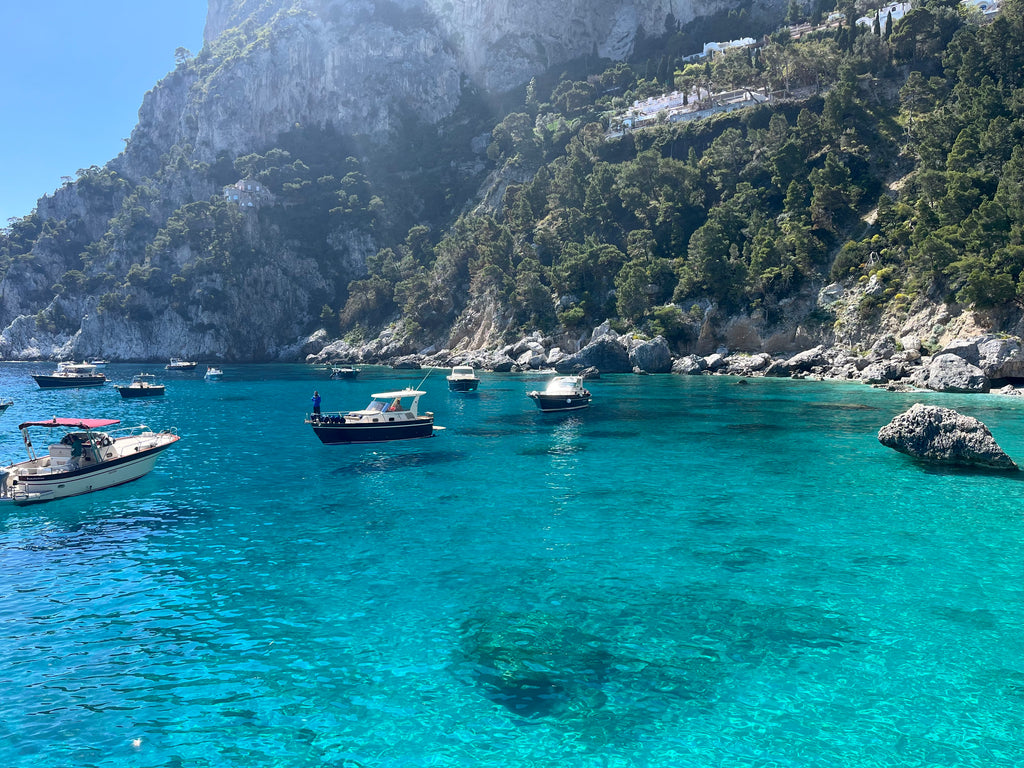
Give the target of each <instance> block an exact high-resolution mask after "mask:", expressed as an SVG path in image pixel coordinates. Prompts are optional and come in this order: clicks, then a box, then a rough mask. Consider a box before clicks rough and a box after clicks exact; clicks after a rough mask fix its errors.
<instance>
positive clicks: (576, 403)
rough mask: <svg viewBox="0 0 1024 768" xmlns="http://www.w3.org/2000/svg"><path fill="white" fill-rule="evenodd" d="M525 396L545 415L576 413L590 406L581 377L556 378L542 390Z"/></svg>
mask: <svg viewBox="0 0 1024 768" xmlns="http://www.w3.org/2000/svg"><path fill="white" fill-rule="evenodd" d="M526 394H527V397H529V398H531V399H532V400H533V401H534V402H535V403H537V407H538V408H540V409H541V410H542V411H544V412H545V413H552V412H557V411H578V410H580V409H581V408H586V407H587V406H589V405H590V391H589V390H588V389H587V388H586V387H584V386H583V377H582V376H556V377H555V378H553V379H552V380H551V381H549V382H548V385H547V386H546V387H545V388H544V389H543V390H540V391H537V390H534V391H533V392H527V393H526Z"/></svg>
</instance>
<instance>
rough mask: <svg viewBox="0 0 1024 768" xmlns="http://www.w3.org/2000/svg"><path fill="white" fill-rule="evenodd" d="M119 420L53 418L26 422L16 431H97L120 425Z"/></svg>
mask: <svg viewBox="0 0 1024 768" xmlns="http://www.w3.org/2000/svg"><path fill="white" fill-rule="evenodd" d="M120 423H121V420H120V419H67V418H61V419H58V418H57V417H56V416H54V417H53V418H52V419H49V420H48V421H26V422H25V423H23V424H19V425H18V429H25V427H71V428H73V429H74V428H77V429H99V428H100V427H112V426H113V425H114V424H120Z"/></svg>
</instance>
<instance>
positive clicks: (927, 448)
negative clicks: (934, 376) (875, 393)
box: [878, 403, 1018, 470]
mask: <svg viewBox="0 0 1024 768" xmlns="http://www.w3.org/2000/svg"><path fill="white" fill-rule="evenodd" d="M878 441H879V442H880V443H881V444H882V445H884V446H886V447H887V448H892V449H894V450H897V451H899V452H900V453H905V454H907V455H908V456H913V457H914V458H916V459H922V460H925V461H930V462H935V463H938V464H951V465H961V466H971V467H985V468H988V469H1008V470H1015V469H1018V467H1017V464H1016V463H1015V462H1014V461H1013V459H1011V458H1010V457H1009V456H1007V455H1006V453H1005V452H1004V451H1003V449H1002V448H1000V447H999V446H998V445H997V444H996V441H995V438H993V437H992V433H991V432H989V430H988V427H986V426H985V425H984V424H982V423H981V422H980V421H978V420H977V419H975V418H973V417H971V416H964V415H963V414H961V413H957V412H956V411H954V410H953V409H951V408H940V407H939V406H936V405H922V404H921V403H916V404H915V405H914V406H913V407H912V408H910V410H908V411H905V412H904V413H901V414H900V415H899V416H897V417H896V418H894V419H893V420H892V421H891V422H889V423H888V424H887V425H886V426H884V427H882V428H881V429H880V430H878Z"/></svg>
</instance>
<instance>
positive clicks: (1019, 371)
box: [978, 337, 1024, 379]
mask: <svg viewBox="0 0 1024 768" xmlns="http://www.w3.org/2000/svg"><path fill="white" fill-rule="evenodd" d="M978 357H979V360H978V366H979V367H980V368H981V370H982V371H983V372H984V373H985V375H986V376H988V377H989V378H990V379H1024V348H1022V347H1021V343H1020V339H1012V338H993V337H986V338H984V339H982V340H981V341H979V342H978Z"/></svg>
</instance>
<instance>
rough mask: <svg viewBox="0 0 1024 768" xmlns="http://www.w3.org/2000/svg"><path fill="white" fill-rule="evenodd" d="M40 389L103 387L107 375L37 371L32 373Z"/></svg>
mask: <svg viewBox="0 0 1024 768" xmlns="http://www.w3.org/2000/svg"><path fill="white" fill-rule="evenodd" d="M32 378H33V379H35V380H36V384H38V385H39V387H40V389H65V388H69V387H102V386H103V385H104V384H106V383H107V377H106V376H105V375H103V374H102V373H97V374H96V375H95V376H88V375H82V376H55V375H50V374H42V373H36V374H33V375H32Z"/></svg>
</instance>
